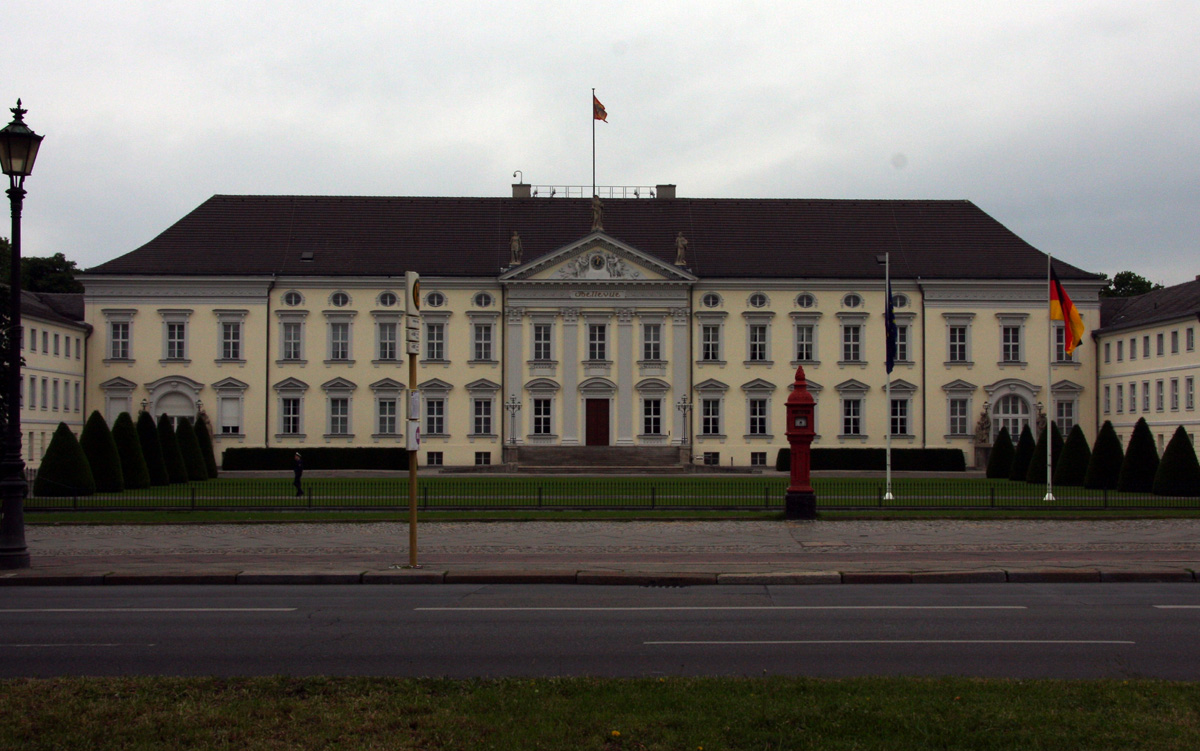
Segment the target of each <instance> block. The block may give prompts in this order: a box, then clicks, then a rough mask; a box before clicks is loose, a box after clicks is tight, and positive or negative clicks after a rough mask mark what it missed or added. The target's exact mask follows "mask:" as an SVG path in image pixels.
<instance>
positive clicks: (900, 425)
mask: <svg viewBox="0 0 1200 751" xmlns="http://www.w3.org/2000/svg"><path fill="white" fill-rule="evenodd" d="M911 409H912V399H911V398H910V397H907V396H901V397H895V396H893V397H892V406H891V410H890V420H889V429H890V430H891V432H892V435H894V436H906V435H912V425H911V424H910V423H909V412H910V411H911Z"/></svg>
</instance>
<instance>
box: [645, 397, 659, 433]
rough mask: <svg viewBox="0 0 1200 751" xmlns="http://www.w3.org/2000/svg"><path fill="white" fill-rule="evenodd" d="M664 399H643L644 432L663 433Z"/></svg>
mask: <svg viewBox="0 0 1200 751" xmlns="http://www.w3.org/2000/svg"><path fill="white" fill-rule="evenodd" d="M662 402H663V400H662V399H642V433H643V434H644V435H662Z"/></svg>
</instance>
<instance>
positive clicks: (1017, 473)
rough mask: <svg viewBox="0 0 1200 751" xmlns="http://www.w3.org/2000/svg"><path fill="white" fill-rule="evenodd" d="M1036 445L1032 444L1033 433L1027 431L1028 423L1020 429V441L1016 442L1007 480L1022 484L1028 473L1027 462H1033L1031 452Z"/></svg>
mask: <svg viewBox="0 0 1200 751" xmlns="http://www.w3.org/2000/svg"><path fill="white" fill-rule="evenodd" d="M1035 448H1036V445H1035V444H1034V442H1033V431H1032V430H1030V429H1029V425H1028V423H1026V425H1025V427H1024V428H1022V429H1021V439H1020V440H1019V441H1017V450H1016V453H1015V454H1014V455H1013V463H1012V468H1011V469H1009V472H1008V479H1010V480H1017V481H1020V482H1023V481H1024V480H1025V475H1026V474H1028V473H1029V462H1030V461H1032V460H1033V451H1034V449H1035Z"/></svg>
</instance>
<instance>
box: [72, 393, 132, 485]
mask: <svg viewBox="0 0 1200 751" xmlns="http://www.w3.org/2000/svg"><path fill="white" fill-rule="evenodd" d="M79 446H80V448H82V449H83V454H84V456H86V457H87V459H88V464H89V465H90V466H91V468H92V477H93V478H94V479H95V481H96V492H97V493H120V492H121V491H122V490H124V489H125V475H124V473H122V472H121V456H120V454H118V453H117V444H116V443H114V442H113V437H112V431H110V430H109V429H108V422H106V421H105V419H104V416H103V415H101V414H100V412H99V411H93V412H92V414H91V416H90V417H88V420H87V423H85V424H84V426H83V433H82V434H81V435H80V436H79Z"/></svg>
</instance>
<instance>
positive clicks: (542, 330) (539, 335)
mask: <svg viewBox="0 0 1200 751" xmlns="http://www.w3.org/2000/svg"><path fill="white" fill-rule="evenodd" d="M551 330H552V329H551V327H550V324H548V323H535V324H534V325H533V359H535V360H550V359H552V357H551V353H550V332H551Z"/></svg>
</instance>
